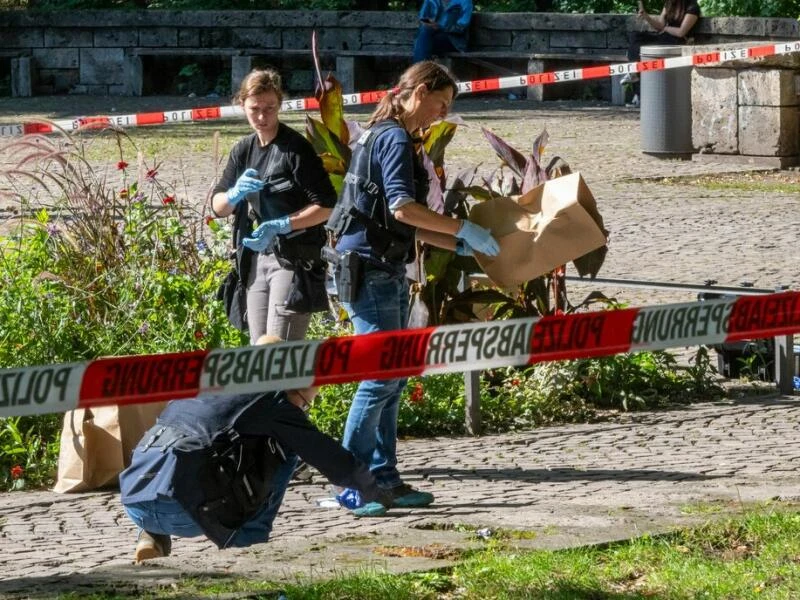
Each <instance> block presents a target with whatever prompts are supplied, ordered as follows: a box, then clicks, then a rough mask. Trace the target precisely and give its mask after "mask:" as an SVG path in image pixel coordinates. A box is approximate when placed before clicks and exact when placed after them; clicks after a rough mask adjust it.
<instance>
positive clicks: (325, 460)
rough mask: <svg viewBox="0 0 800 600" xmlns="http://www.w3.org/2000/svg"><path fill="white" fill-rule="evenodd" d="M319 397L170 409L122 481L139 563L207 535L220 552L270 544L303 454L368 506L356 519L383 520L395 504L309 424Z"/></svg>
mask: <svg viewBox="0 0 800 600" xmlns="http://www.w3.org/2000/svg"><path fill="white" fill-rule="evenodd" d="M274 341H280V340H279V338H275V337H272V336H262V338H260V339H259V340H258V342H259V343H269V342H274ZM317 391H318V390H317V388H315V387H311V388H307V389H304V390H289V391H286V392H267V393H256V394H239V395H234V396H227V397H224V396H216V397H215V396H200V397H197V398H192V399H187V400H176V401H173V402H170V403H169V404H168V405H167V407H166V408H165V409H164V411H163V412H162V414H161V416H159V417H158V421H157V423H156V425H155V426H153V427H152V428H151V429H150V430H149V431H148V432H146V433H145V435H144V437H143V438H142V440H141V441H140V442H139V445H138V446H137V447H136V449H135V450H134V453H133V458H132V461H131V465H130V466H129V467H128V468H127V469H125V470H124V471H123V472H122V474H121V475H120V492H121V500H122V504H123V506H124V508H125V511H126V512H127V513H128V516H129V517H130V518H131V520H133V522H134V523H135V524H136V525H137V526H138V527H139V530H140V531H139V538H138V541H137V544H136V550H135V559H136V562H140V561H143V560H147V559H151V558H158V557H162V556H169V554H170V552H171V548H172V539H171V536H176V537H196V536H203V535H204V536H206V537H207V538H208V539H210V540H211V541H213V542H214V543H215V544H216V545H217V546H218V547H219V548H228V547H242V546H250V545H252V544H256V543H263V542H267V541H268V540H269V536H270V533H271V531H272V523H273V521H274V520H275V517H276V515H277V513H278V508H279V507H280V505H281V502H282V501H283V496H284V493H285V492H286V488H287V486H288V484H289V479H290V478H291V475H292V472H293V471H294V467H295V463H296V461H297V456H300V457H301V458H302V459H303V460H304V461H306V462H307V463H308V464H310V465H312V466H313V467H315V468H316V469H317V470H319V471H320V472H321V473H322V474H323V475H325V476H326V477H328V479H329V480H330V481H331V482H332V483H334V484H336V485H340V486H351V487H353V488H356V489H358V490H359V491H360V493H361V494H362V495H363V496H364V497H365V498H366V499H368V501H370V502H369V504H368V506H366V507H363V508H361V509H357V510H355V511H353V514H354V515H355V516H357V517H364V516H381V515H383V514H385V513H386V507H387V506H389V505H390V504H391V497H390V496H388V494H387V492H386V491H384V490H382V489H380V488H379V487H378V486H377V484H376V482H375V479H374V478H373V476H372V475H371V474H370V472H369V470H368V469H367V467H366V465H365V464H364V463H362V462H361V461H359V460H357V459H356V458H354V457H353V455H352V454H351V453H350V452H347V451H346V450H345V449H343V448H342V447H341V446H340V445H339V443H338V442H337V441H336V440H334V439H333V438H331V437H330V436H328V435H326V434H324V433H322V432H321V431H319V430H318V429H317V428H316V427H315V426H314V425H313V424H312V423H311V422H310V421H309V420H308V417H307V416H306V414H305V411H306V410H307V409H308V407H309V403H310V402H311V401H312V400H313V399H314V397H315V396H316V394H317Z"/></svg>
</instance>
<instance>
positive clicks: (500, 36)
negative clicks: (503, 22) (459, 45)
mask: <svg viewBox="0 0 800 600" xmlns="http://www.w3.org/2000/svg"><path fill="white" fill-rule="evenodd" d="M511 39H512V32H511V31H498V30H496V29H478V30H475V34H474V35H473V36H472V37H470V39H469V44H470V47H471V48H476V49H477V48H492V49H497V50H498V51H501V50H507V49H510V48H511Z"/></svg>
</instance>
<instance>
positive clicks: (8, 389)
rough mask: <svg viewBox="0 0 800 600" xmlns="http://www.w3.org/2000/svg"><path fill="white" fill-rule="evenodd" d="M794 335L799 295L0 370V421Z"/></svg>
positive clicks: (798, 329)
mask: <svg viewBox="0 0 800 600" xmlns="http://www.w3.org/2000/svg"><path fill="white" fill-rule="evenodd" d="M797 332H800V292H782V293H779V294H770V295H766V296H743V297H739V298H736V299H717V300H707V301H702V302H693V303H692V302H689V303H682V304H664V305H661V306H648V307H644V308H629V309H624V310H614V311H601V312H589V313H580V314H573V315H564V316H552V317H543V318H541V319H533V318H531V319H513V320H508V321H491V322H486V323H470V324H465V325H443V326H440V327H429V328H425V329H409V330H398V331H393V332H385V333H373V334H368V335H359V336H350V337H339V338H329V339H326V340H308V341H298V342H286V343H281V344H271V345H267V346H249V347H244V348H234V349H225V350H220V349H216V350H202V351H196V352H187V353H180V354H160V355H147V356H129V357H118V358H104V359H99V360H94V361H91V362H88V363H74V364H62V365H50V366H40V367H27V368H22V369H8V370H0V417H10V416H16V415H33V414H44V413H58V412H65V411H67V410H70V409H73V408H88V407H92V406H102V405H110V404H138V403H145V402H157V401H161V400H170V399H181V398H191V397H194V396H196V395H198V394H201V393H202V394H212V395H221V394H224V395H231V394H241V393H252V392H266V391H270V390H285V389H292V388H301V387H306V386H309V385H312V384H314V385H323V384H331V383H345V382H351V381H362V380H364V379H391V378H395V377H408V376H413V375H432V374H440V373H453V372H464V371H472V370H477V369H490V368H495V367H507V366H521V365H527V364H533V363H537V362H543V361H551V360H562V359H576V358H589V357H597V356H609V355H612V354H618V353H622V352H632V351H642V350H663V349H666V348H676V347H684V346H694V345H699V344H717V343H722V342H733V341H737V340H742V339H750V338H767V337H775V336H779V335H789V334H792V333H797Z"/></svg>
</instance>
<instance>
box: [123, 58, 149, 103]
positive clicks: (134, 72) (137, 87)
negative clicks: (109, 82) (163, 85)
mask: <svg viewBox="0 0 800 600" xmlns="http://www.w3.org/2000/svg"><path fill="white" fill-rule="evenodd" d="M124 71H125V81H124V83H123V87H124V88H125V93H124V94H122V95H123V96H141V95H142V87H143V86H144V68H143V66H142V58H141V56H136V55H126V56H125V60H124Z"/></svg>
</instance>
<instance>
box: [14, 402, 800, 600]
mask: <svg viewBox="0 0 800 600" xmlns="http://www.w3.org/2000/svg"><path fill="white" fill-rule="evenodd" d="M799 418H800V402H798V400H797V398H792V397H778V396H772V397H769V398H766V399H765V398H761V399H758V400H751V401H739V402H729V403H719V404H699V405H694V406H691V407H689V408H684V409H681V410H675V411H667V412H657V413H656V412H654V413H639V414H629V415H622V416H620V417H618V418H616V419H615V420H614V421H612V422H604V423H601V424H584V425H571V426H559V427H549V428H542V429H538V430H536V431H531V432H524V433H512V434H507V435H493V436H486V437H481V438H477V439H475V438H439V439H433V440H415V441H406V442H404V443H402V444H401V447H400V453H399V454H400V457H401V459H402V465H401V466H402V471H403V473H404V474H405V475H406V477H407V478H408V480H409V481H410V482H411V483H412V484H414V485H417V486H419V487H420V488H422V489H425V490H429V491H431V492H433V493H434V494H435V495H436V503H435V504H434V505H432V506H431V507H429V508H426V509H417V510H408V509H407V510H397V509H393V510H391V511H390V514H391V517H386V518H380V519H369V520H356V519H353V518H352V517H351V516H350V515H349V514H348V513H347V512H346V511H344V510H343V509H325V508H318V507H317V506H316V500H317V499H318V498H323V497H325V496H326V490H325V486H324V485H323V482H321V481H316V482H314V483H310V484H309V483H302V484H301V483H297V484H293V485H292V486H291V488H290V490H289V492H288V494H287V498H286V501H285V503H284V506H283V509H282V510H281V513H280V515H279V517H278V520H277V521H276V529H275V532H274V538H273V540H272V542H271V543H269V544H266V545H258V546H254V547H252V548H249V549H235V550H226V551H219V550H217V549H216V548H215V547H214V546H213V545H211V544H210V543H208V542H205V541H200V540H197V539H192V540H177V541H176V542H175V544H174V547H173V556H171V557H170V558H167V559H163V560H157V561H152V562H151V563H149V564H147V565H144V566H141V565H140V566H135V565H132V563H131V556H132V549H133V543H134V538H135V532H134V528H133V527H132V525H131V524H130V523H129V521H128V520H127V519H126V518H125V516H124V514H123V511H122V508H121V505H120V503H119V499H118V495H117V494H115V493H89V494H80V495H58V494H54V493H51V492H37V493H14V494H3V495H0V502H2V506H3V516H2V518H1V519H2V520H0V564H2V565H3V568H2V577H3V581H0V596H3V597H16V596H19V597H25V596H28V595H30V596H34V597H38V596H39V595H40V594H44V593H45V590H47V592H46V593H53V590H62V589H63V590H71V591H74V592H81V591H89V590H90V589H92V588H96V587H97V586H100V585H103V584H107V583H108V582H111V581H113V582H114V585H116V586H117V587H118V588H119V587H120V586H123V587H124V586H125V585H126V584H127V585H136V586H141V587H143V588H147V587H148V586H152V585H155V584H157V583H160V584H163V583H167V582H170V581H172V580H174V579H175V578H176V577H177V576H178V575H179V574H181V573H183V574H193V573H194V574H200V573H202V574H205V575H216V576H219V577H232V576H236V575H242V576H247V577H251V578H254V579H258V580H261V579H269V580H276V579H278V580H279V579H290V580H294V579H296V578H297V577H304V576H320V575H324V574H328V573H331V572H342V571H345V570H348V569H354V568H355V569H361V568H364V567H366V566H373V567H379V568H388V569H392V570H402V569H413V568H426V567H427V568H432V567H435V566H441V565H442V564H445V563H446V561H445V560H435V559H420V558H390V557H388V556H386V555H385V554H382V553H381V552H380V549H381V548H384V549H385V548H387V547H397V546H415V547H425V546H428V547H429V548H440V547H442V546H443V547H444V548H464V547H469V546H471V545H474V544H475V543H476V542H475V541H474V540H472V539H470V538H469V537H468V535H467V534H466V533H459V531H463V528H456V527H450V528H448V526H453V525H458V524H463V525H469V526H472V527H475V528H487V527H488V528H490V529H491V528H494V529H496V528H509V529H526V530H531V531H534V532H536V534H537V535H536V536H535V537H534V538H533V539H531V540H526V544H528V545H529V546H530V547H536V548H563V547H568V546H575V545H581V544H588V543H595V542H604V541H609V540H617V539H622V538H627V537H631V536H635V535H639V534H642V533H644V532H648V531H649V532H659V531H665V530H667V529H669V528H672V527H675V526H677V525H681V524H690V523H696V522H699V521H702V520H704V519H707V518H708V517H709V514H708V510H706V509H704V507H708V506H709V505H710V504H711V505H715V506H717V507H718V508H719V509H720V510H722V511H736V510H739V509H741V507H742V506H743V505H745V504H748V503H751V502H754V501H766V500H770V499H773V498H776V497H779V498H782V499H788V500H791V499H798V498H800V474H798V471H797V466H798V461H799V460H800V430H798V426H797V422H798V419H799ZM315 479H318V478H315ZM434 544H438V545H439V546H433V545H434Z"/></svg>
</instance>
